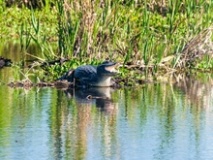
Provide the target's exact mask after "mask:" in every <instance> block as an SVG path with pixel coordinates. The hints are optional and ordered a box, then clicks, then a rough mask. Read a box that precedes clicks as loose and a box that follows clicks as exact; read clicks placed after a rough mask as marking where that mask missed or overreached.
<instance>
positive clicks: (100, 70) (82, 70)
mask: <svg viewBox="0 0 213 160" xmlns="http://www.w3.org/2000/svg"><path fill="white" fill-rule="evenodd" d="M116 66H117V64H116V63H114V62H110V61H105V62H103V63H102V64H100V65H99V66H97V67H96V66H92V65H84V66H80V67H78V68H76V69H75V70H74V71H68V72H67V73H66V74H65V75H64V76H62V77H61V78H59V80H61V81H63V80H67V81H68V82H72V83H74V85H75V86H83V87H88V86H96V87H109V86H113V85H114V81H113V79H112V77H113V76H114V75H115V74H116V73H117V71H116V69H115V67H116Z"/></svg>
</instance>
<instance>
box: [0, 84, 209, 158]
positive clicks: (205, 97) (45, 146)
mask: <svg viewBox="0 0 213 160" xmlns="http://www.w3.org/2000/svg"><path fill="white" fill-rule="evenodd" d="M183 84H184V85H183ZM183 84H181V83H177V84H173V85H170V84H148V85H144V86H141V87H138V88H126V89H119V90H117V89H109V88H102V89H95V90H91V89H90V90H66V91H63V90H57V89H53V88H42V89H39V88H33V89H31V90H24V89H13V88H9V87H7V86H5V85H1V86H0V97H1V99H2V100H1V102H0V159H16V160H19V159H20V160H24V159H27V160H28V159H93V160H94V159H97V160H99V159H110V160H111V159H131V160H134V159H135V160H137V159H163V160H167V159H168V160H171V159H174V160H176V159H177V160H179V159H212V158H213V146H212V143H213V137H212V135H213V127H212V126H213V112H212V107H213V89H212V88H213V87H212V86H213V85H212V83H205V84H204V83H200V82H196V83H195V82H193V84H194V85H193V84H192V82H191V81H187V82H184V83H183ZM188 84H189V86H190V87H188V88H187V86H188ZM88 95H90V96H89V97H88Z"/></svg>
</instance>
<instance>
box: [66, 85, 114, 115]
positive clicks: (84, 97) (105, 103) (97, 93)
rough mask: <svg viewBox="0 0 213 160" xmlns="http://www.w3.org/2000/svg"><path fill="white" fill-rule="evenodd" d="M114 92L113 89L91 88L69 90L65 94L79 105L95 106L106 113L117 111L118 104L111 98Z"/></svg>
mask: <svg viewBox="0 0 213 160" xmlns="http://www.w3.org/2000/svg"><path fill="white" fill-rule="evenodd" d="M113 91H114V89H113V88H111V87H91V88H87V89H68V90H65V94H66V95H67V97H68V98H74V99H75V100H76V102H77V104H78V105H92V104H95V105H96V107H97V108H100V110H101V111H103V112H106V113H111V112H113V111H114V110H116V108H117V107H116V103H115V102H114V101H113V99H112V98H111V93H112V92H113Z"/></svg>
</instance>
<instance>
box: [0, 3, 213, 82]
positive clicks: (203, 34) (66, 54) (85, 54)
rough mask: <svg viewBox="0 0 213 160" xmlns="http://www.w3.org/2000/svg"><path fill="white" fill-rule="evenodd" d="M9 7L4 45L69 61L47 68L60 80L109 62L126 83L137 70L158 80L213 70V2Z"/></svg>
mask: <svg viewBox="0 0 213 160" xmlns="http://www.w3.org/2000/svg"><path fill="white" fill-rule="evenodd" d="M6 2H7V3H8V1H3V0H0V4H1V7H0V15H1V16H0V18H1V19H0V25H1V29H0V30H1V32H0V39H1V41H7V40H8V39H9V40H10V41H17V42H18V43H20V45H21V47H22V49H23V52H26V51H27V49H28V48H29V46H30V45H31V44H35V45H36V46H37V47H38V48H39V49H40V51H41V54H40V55H39V56H37V55H36V56H35V55H33V53H30V54H32V57H34V58H35V57H36V58H37V59H38V60H39V62H45V61H49V60H53V59H63V58H67V59H69V60H70V61H68V62H66V63H63V64H56V65H51V66H47V67H45V70H46V71H48V73H51V74H52V75H54V76H55V77H58V76H59V75H61V73H63V72H65V71H66V70H67V69H68V68H75V67H77V66H78V65H80V64H85V63H90V64H98V63H100V62H101V61H103V60H104V59H112V60H114V61H117V62H120V63H121V64H123V66H124V67H123V68H121V71H122V76H124V77H126V76H127V73H128V74H130V75H131V74H132V73H130V71H129V70H131V69H134V71H135V70H137V71H136V73H138V71H139V72H140V71H142V72H143V71H147V72H149V73H150V71H151V73H154V74H155V75H156V74H158V73H162V72H171V71H179V70H180V69H181V70H182V69H184V70H185V69H186V68H187V69H188V68H190V69H199V70H203V71H211V70H212V69H213V65H212V64H213V59H212V54H213V49H212V40H211V34H212V26H211V25H212V21H213V14H212V11H213V3H212V2H211V1H205V0H200V1H196V0H185V1H178V0H166V1H160V0H142V1H134V0H132V1H125V0H116V1H113V0H107V1H99V0H98V1H89V0H84V1H80V0H77V1H72V0H56V1H50V0H43V1H40V0H37V1H30V0H29V1H27V2H28V3H27V4H25V3H23V2H22V1H19V2H20V3H19V6H20V4H22V5H21V7H18V5H17V4H14V5H11V6H10V7H7V6H6V4H7V3H6ZM30 2H37V3H34V5H30V4H31V3H30ZM42 2H43V3H42ZM190 40H191V41H190ZM55 46H57V47H55ZM197 57H198V58H197ZM203 57H204V58H203ZM133 66H135V67H133ZM129 68H131V69H129ZM132 75H135V73H133V74H132ZM128 76H129V75H128ZM140 78H141V77H140V76H139V79H140Z"/></svg>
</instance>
